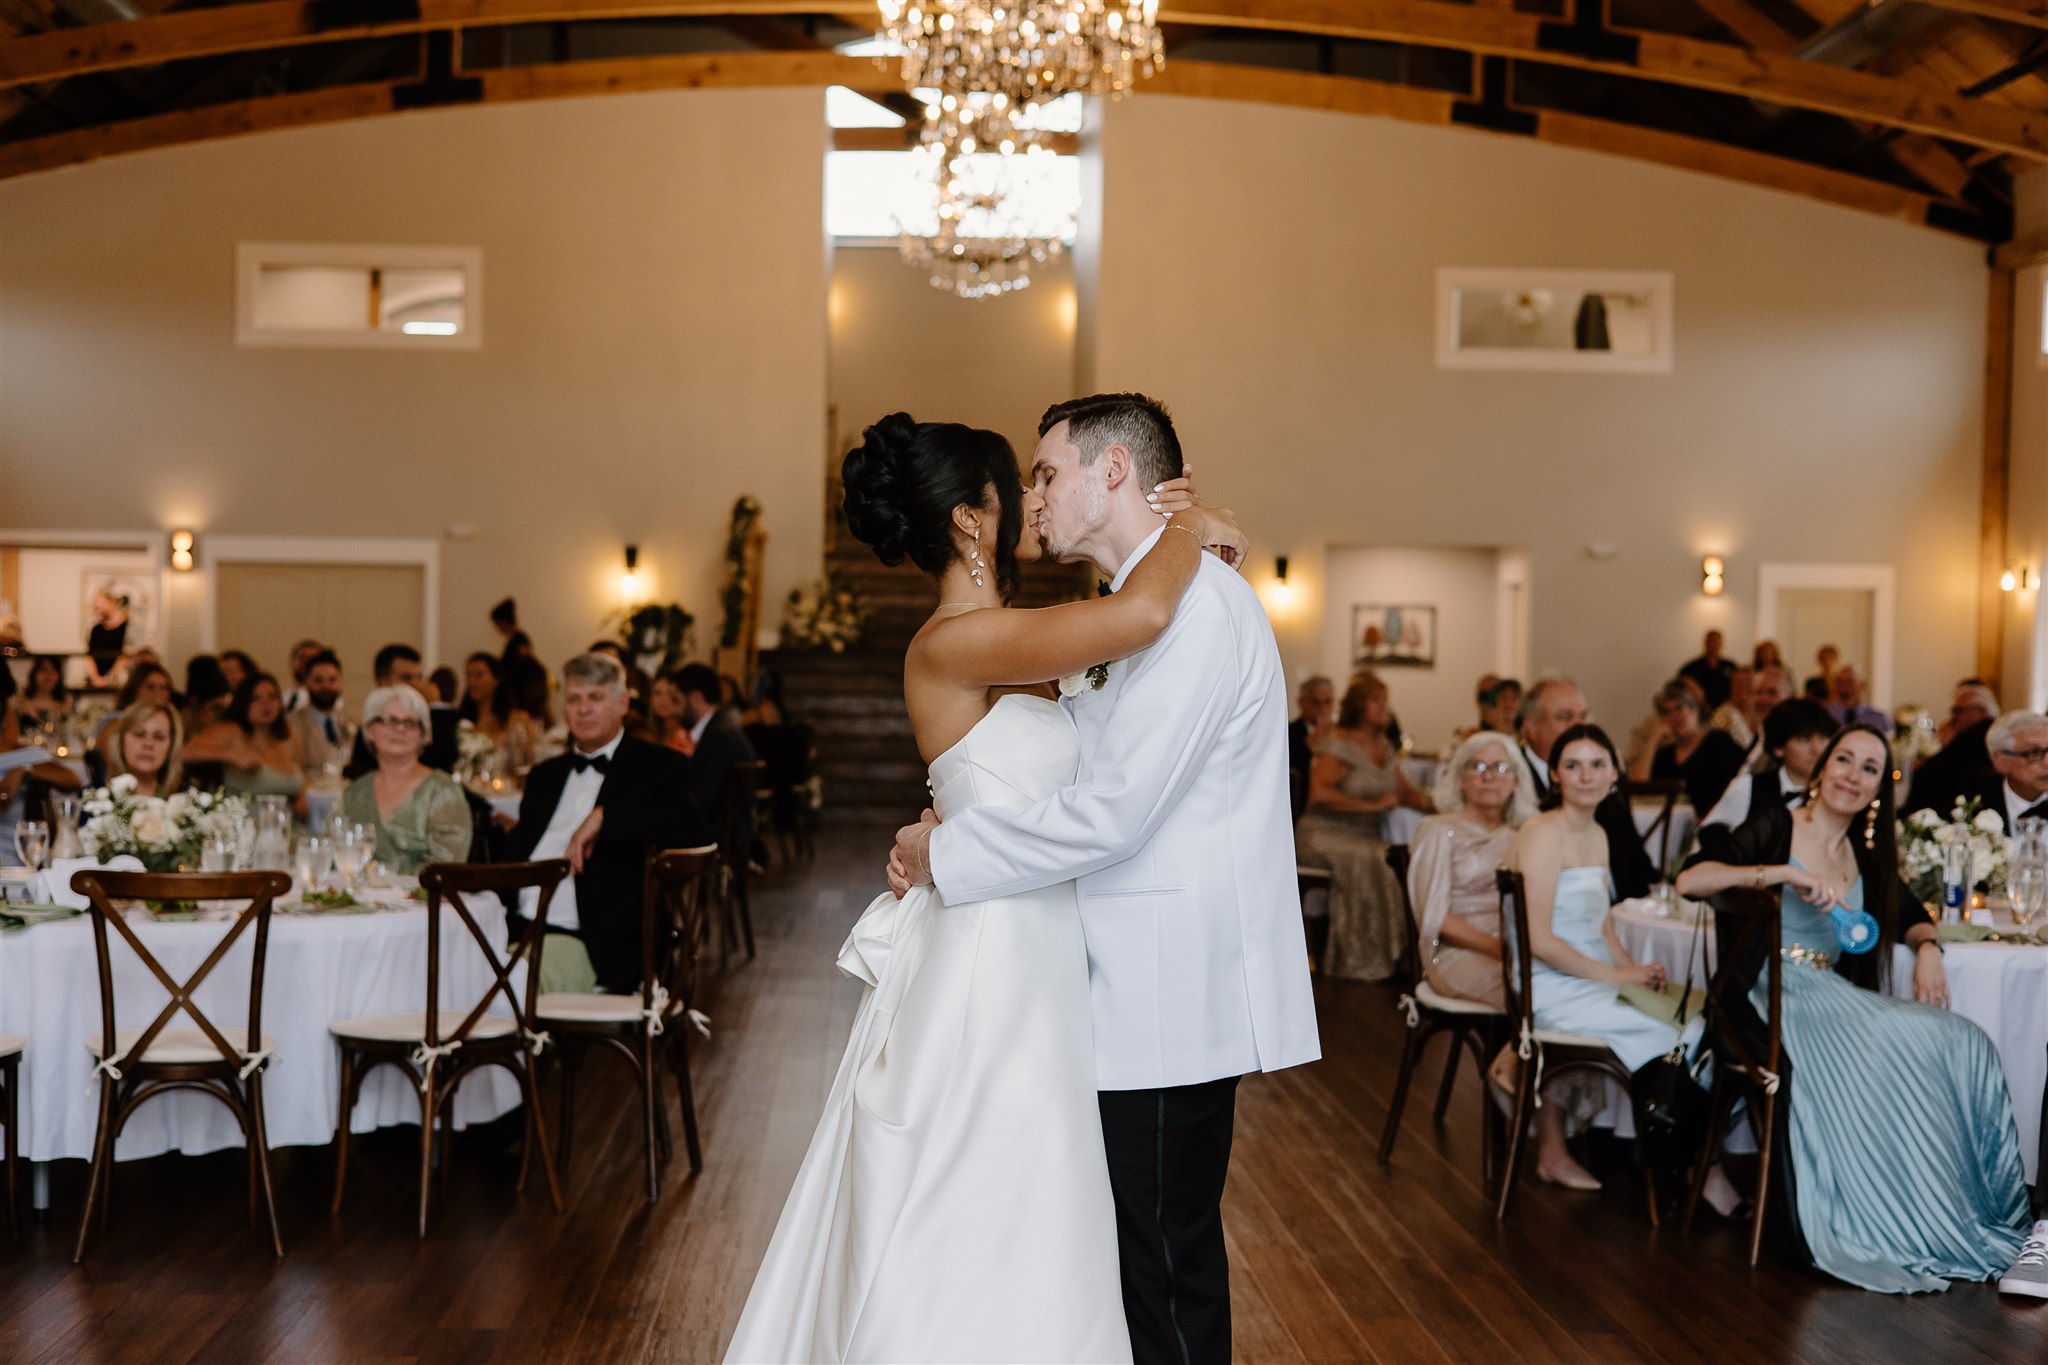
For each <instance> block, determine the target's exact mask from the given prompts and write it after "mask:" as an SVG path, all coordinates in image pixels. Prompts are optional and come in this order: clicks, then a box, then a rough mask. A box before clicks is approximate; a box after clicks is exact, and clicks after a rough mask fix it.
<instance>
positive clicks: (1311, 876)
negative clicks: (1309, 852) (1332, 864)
mask: <svg viewBox="0 0 2048 1365" xmlns="http://www.w3.org/2000/svg"><path fill="white" fill-rule="evenodd" d="M1294 878H1295V880H1296V881H1303V882H1333V881H1335V880H1337V874H1336V873H1334V872H1332V871H1331V870H1330V869H1329V868H1327V867H1316V866H1314V865H1312V864H1310V863H1296V864H1295V865H1294Z"/></svg>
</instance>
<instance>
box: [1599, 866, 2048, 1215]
mask: <svg viewBox="0 0 2048 1365" xmlns="http://www.w3.org/2000/svg"><path fill="white" fill-rule="evenodd" d="M1680 905H1681V910H1680V912H1679V913H1678V914H1676V915H1673V916H1671V917H1668V918H1667V917H1660V916H1659V915H1658V914H1657V913H1656V908H1655V906H1654V904H1653V903H1652V902H1650V901H1648V900H1632V901H1623V902H1621V903H1620V904H1619V905H1616V906H1615V907H1614V910H1613V912H1612V913H1613V916H1614V926H1615V935H1616V936H1617V937H1618V938H1620V939H1621V943H1622V946H1623V947H1624V948H1627V949H1628V951H1629V953H1630V955H1631V956H1633V957H1634V958H1635V959H1636V960H1637V961H1639V962H1651V961H1655V962H1661V963H1663V964H1664V970H1665V972H1666V973H1667V974H1668V975H1669V976H1670V978H1671V979H1672V980H1673V981H1676V980H1678V978H1679V976H1680V974H1681V973H1683V972H1684V970H1685V965H1686V961H1687V959H1688V956H1689V954H1690V953H1691V951H1692V941H1693V939H1692V927H1693V925H1694V923H1695V922H1696V921H1695V920H1694V919H1693V918H1692V913H1693V911H1694V910H1697V911H1701V912H1704V914H1705V916H1706V942H1705V944H1704V946H1703V951H1702V953H1701V956H1702V957H1704V958H1706V959H1707V962H1706V963H1705V965H1704V966H1703V967H1696V968H1695V970H1694V973H1693V984H1694V985H1698V986H1704V985H1705V984H1706V979H1707V973H1710V972H1711V971H1712V970H1713V962H1712V959H1713V956H1714V928H1713V911H1712V910H1710V909H1707V908H1706V907H1705V906H1696V905H1694V903H1692V902H1680ZM1993 919H1994V924H1995V926H1996V927H1998V928H2000V929H2002V930H2010V929H2011V927H2012V920H2011V917H2010V916H2009V915H2008V914H2006V912H2004V911H2002V910H2000V911H1994V912H1993ZM1944 947H1945V948H1946V950H1947V951H1946V953H1945V954H1944V958H1943V965H1944V967H1945V968H1946V969H1947V972H1948V992H1949V1008H1950V1009H1952V1010H1954V1011H1955V1012H1956V1013H1957V1014H1960V1015H1962V1016H1963V1017H1964V1018H1965V1019H1968V1020H1970V1021H1971V1022H1972V1023H1974V1024H1976V1025H1977V1026H1978V1027H1979V1028H1981V1029H1983V1030H1984V1031H1985V1032H1986V1033H1987V1034H1989V1035H1990V1036H1991V1041H1992V1043H1993V1044H1995V1045H1996V1046H1997V1048H1998V1060H1999V1063H2000V1064H2001V1065H2002V1066H2003V1067H2004V1069H2005V1088H2006V1091H2007V1093H2008V1094H2009V1095H2011V1097H2012V1116H2013V1120H2014V1122H2016V1123H2017V1124H2018V1125H2019V1133H2020V1161H2021V1163H2022V1164H2023V1165H2024V1166H2025V1167H2026V1173H2027V1183H2028V1184H2030V1185H2031V1184H2035V1183H2036V1182H2038V1181H2039V1180H2040V1178H2041V1172H2040V1159H2041V1117H2042V1115H2041V1100H2042V1086H2043V1084H2044V1082H2048V947H2033V946H2028V945H2026V944H2018V943H1949V944H1946V945H1944ZM1892 951H1893V954H1894V956H1893V958H1892V971H1891V982H1890V988H1891V993H1892V994H1893V995H1896V996H1899V997H1900V998H1902V999H1908V1000H1910V999H1911V998H1912V996H1913V954H1912V952H1911V950H1909V949H1907V948H1905V947H1904V946H1899V947H1895V948H1894V949H1893V950H1892Z"/></svg>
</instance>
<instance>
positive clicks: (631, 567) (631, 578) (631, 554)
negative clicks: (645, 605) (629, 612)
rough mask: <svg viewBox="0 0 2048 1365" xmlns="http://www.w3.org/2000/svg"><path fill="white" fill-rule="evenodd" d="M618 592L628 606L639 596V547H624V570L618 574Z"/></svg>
mask: <svg viewBox="0 0 2048 1365" xmlns="http://www.w3.org/2000/svg"><path fill="white" fill-rule="evenodd" d="M619 592H620V593H621V594H622V595H623V596H624V597H625V599H626V602H627V604H628V605H629V606H630V605H631V604H632V603H634V602H636V601H638V600H639V598H640V547H639V546H638V545H628V546H627V547H626V571H625V572H624V573H622V574H620V575H619Z"/></svg>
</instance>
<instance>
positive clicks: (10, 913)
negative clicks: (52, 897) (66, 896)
mask: <svg viewBox="0 0 2048 1365" xmlns="http://www.w3.org/2000/svg"><path fill="white" fill-rule="evenodd" d="M84 913H85V912H84V911H83V910H74V909H72V908H71V907H70V906H68V905H48V904H40V903H36V902H32V901H31V902H13V901H10V902H7V908H6V909H5V910H0V934H11V933H13V932H15V931H16V930H19V929H27V928H31V927H33V926H34V925H38V924H48V923H51V922H52V921H54V920H62V919H75V918H77V917H78V916H79V915H82V914H84Z"/></svg>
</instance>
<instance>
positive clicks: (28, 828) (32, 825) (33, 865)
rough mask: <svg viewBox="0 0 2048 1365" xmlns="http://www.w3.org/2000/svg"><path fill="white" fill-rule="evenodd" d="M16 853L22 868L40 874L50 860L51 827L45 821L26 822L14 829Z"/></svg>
mask: <svg viewBox="0 0 2048 1365" xmlns="http://www.w3.org/2000/svg"><path fill="white" fill-rule="evenodd" d="M14 851H15V852H16V853H18V854H20V855H21V863H22V866H24V867H26V868H27V869H28V870H29V871H31V872H40V871H42V869H43V865H44V864H45V863H47V862H48V861H49V860H50V826H49V822H48V821H44V820H24V821H22V822H21V823H20V824H18V825H16V826H15V827H14Z"/></svg>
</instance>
